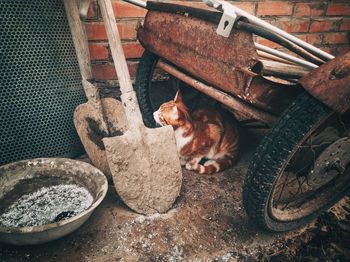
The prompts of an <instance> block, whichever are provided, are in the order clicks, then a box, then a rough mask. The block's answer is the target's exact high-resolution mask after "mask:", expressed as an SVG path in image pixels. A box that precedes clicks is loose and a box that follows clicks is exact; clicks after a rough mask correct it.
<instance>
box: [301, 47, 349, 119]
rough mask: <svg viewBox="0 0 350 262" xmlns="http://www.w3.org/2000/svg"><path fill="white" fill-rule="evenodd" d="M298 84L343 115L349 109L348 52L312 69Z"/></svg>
mask: <svg viewBox="0 0 350 262" xmlns="http://www.w3.org/2000/svg"><path fill="white" fill-rule="evenodd" d="M299 82H300V83H301V85H302V86H303V87H304V88H305V89H306V90H307V91H308V92H309V93H310V94H311V95H313V96H314V97H316V98H317V99H319V100H320V101H321V102H322V103H324V104H326V105H327V106H329V107H330V108H332V109H333V110H335V111H337V112H339V113H345V112H346V111H347V110H349V109H350V52H348V53H346V54H344V55H342V56H338V57H336V58H335V59H333V60H331V61H329V62H327V63H326V64H323V65H322V66H320V67H319V68H316V69H314V70H313V71H311V72H310V73H309V74H307V75H305V76H304V77H302V78H301V79H300V81H299Z"/></svg>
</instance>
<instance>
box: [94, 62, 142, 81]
mask: <svg viewBox="0 0 350 262" xmlns="http://www.w3.org/2000/svg"><path fill="white" fill-rule="evenodd" d="M137 65H138V62H128V69H129V73H130V77H131V78H135V75H136V69H137ZM92 74H93V76H94V78H95V80H116V79H118V77H117V73H116V71H115V68H114V65H113V63H109V64H94V65H92Z"/></svg>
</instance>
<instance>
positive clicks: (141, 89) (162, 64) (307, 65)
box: [128, 0, 350, 231]
mask: <svg viewBox="0 0 350 262" xmlns="http://www.w3.org/2000/svg"><path fill="white" fill-rule="evenodd" d="M128 2H133V3H134V4H137V5H139V6H143V7H146V8H147V9H148V12H147V15H146V18H145V22H144V24H143V26H142V27H140V28H139V30H138V39H139V41H140V42H141V44H142V45H143V46H144V47H145V49H146V51H145V53H144V55H143V57H142V59H141V61H140V65H139V67H138V72H137V78H136V90H137V92H138V98H139V99H140V100H141V101H146V103H142V113H143V117H144V121H145V123H146V124H147V125H148V126H151V127H152V126H154V121H153V119H152V115H151V113H153V111H154V110H155V109H157V108H156V106H154V105H155V104H156V102H155V101H152V100H153V97H152V92H151V91H152V89H153V88H154V85H155V83H154V82H152V81H151V80H152V79H154V78H155V77H154V76H156V74H157V73H158V72H159V71H158V70H159V69H162V70H163V71H165V72H166V73H168V74H170V75H172V76H173V77H174V78H175V81H177V82H176V83H177V85H176V86H177V88H180V89H188V88H192V89H196V90H199V91H200V92H202V93H204V94H206V95H208V96H210V97H212V98H214V99H215V100H216V101H218V102H220V103H221V104H223V105H225V106H226V107H227V108H229V109H230V110H232V111H233V112H234V113H235V114H240V115H244V118H243V119H244V120H245V119H255V120H258V121H260V122H262V123H265V124H267V125H268V126H270V127H271V130H270V131H269V133H268V134H267V135H266V137H265V138H264V139H263V141H262V142H261V145H260V146H259V148H258V149H257V151H256V153H255V156H254V158H253V160H252V162H251V164H250V167H249V170H248V175H247V177H246V179H245V185H244V190H243V191H244V192H243V202H244V206H245V209H246V211H247V213H248V215H249V217H250V218H252V219H253V220H254V221H255V222H256V223H257V224H259V225H260V226H262V227H263V228H265V229H268V230H272V231H287V230H292V229H294V228H297V227H300V226H302V225H304V224H305V223H307V222H309V221H311V220H313V219H314V218H315V217H317V216H318V215H320V214H321V213H322V212H324V211H325V210H327V209H328V208H329V207H331V206H332V205H333V204H334V203H336V202H337V201H338V200H339V199H340V198H341V197H343V196H344V194H345V193H346V192H348V190H349V188H350V131H349V130H350V111H349V109H350V85H349V82H350V62H349V61H350V53H348V54H345V55H343V56H339V57H337V58H334V57H333V56H332V55H330V54H327V53H325V52H323V51H322V50H319V49H318V48H316V47H314V46H312V45H310V44H308V43H305V42H303V41H301V40H299V39H297V38H295V37H294V36H292V35H289V34H287V33H286V32H283V31H282V30H280V29H278V28H275V27H273V26H271V25H269V24H267V23H266V22H264V21H262V20H260V19H258V18H256V17H254V16H252V15H250V14H248V13H246V12H243V11H242V10H239V9H238V8H236V7H234V6H232V5H230V4H228V3H226V2H224V1H218V0H210V1H209V3H210V5H211V6H213V7H215V9H217V10H218V11H219V12H218V11H213V10H204V9H196V8H191V7H186V6H179V5H174V4H169V3H159V2H147V4H145V3H143V2H142V1H137V2H136V3H135V1H134V0H128ZM237 18H239V19H237ZM227 30H229V32H227ZM252 33H254V34H256V35H259V36H263V37H265V38H268V39H269V40H273V41H275V42H277V43H279V44H281V45H283V46H284V47H286V48H288V49H289V50H291V51H293V52H295V53H296V54H298V55H299V58H298V57H294V56H292V57H290V56H289V55H287V54H285V53H282V54H281V53H280V52H279V51H277V50H270V49H268V48H266V47H263V46H260V45H257V44H254V42H253V38H252V35H251V34H252ZM258 51H264V52H265V51H267V52H269V54H268V55H270V57H272V59H273V60H274V62H275V61H282V64H283V67H282V65H278V66H277V67H275V68H274V67H273V66H272V65H273V64H271V63H270V64H269V63H265V61H263V59H261V57H264V58H266V57H268V56H267V55H266V54H262V53H261V52H258ZM276 55H277V56H278V59H282V60H278V59H277V58H276V57H274V56H276ZM300 57H301V58H300ZM266 65H267V66H266ZM295 66H297V67H295ZM299 66H301V67H303V68H304V69H306V70H299V69H300V68H299ZM155 68H158V69H157V70H156V69H155ZM266 69H268V70H266ZM281 69H283V70H281ZM285 69H286V70H285ZM288 71H289V72H288ZM267 75H268V76H269V77H270V76H273V77H275V78H276V77H277V78H278V79H277V81H276V79H272V78H267V77H266V76H267ZM167 79H170V80H172V78H171V77H167V78H166V80H167ZM280 80H283V81H284V80H287V81H288V82H290V83H294V84H286V82H283V81H280ZM276 82H278V84H276ZM282 83H283V84H282ZM158 86H162V85H158ZM170 86H171V85H170ZM157 90H159V89H157ZM305 91H307V92H305ZM164 93H166V92H164ZM157 95H158V96H159V94H157ZM147 101H150V102H147ZM283 111H284V113H283Z"/></svg>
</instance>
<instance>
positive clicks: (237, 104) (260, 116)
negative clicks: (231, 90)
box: [158, 60, 277, 126]
mask: <svg viewBox="0 0 350 262" xmlns="http://www.w3.org/2000/svg"><path fill="white" fill-rule="evenodd" d="M158 67H159V68H161V69H162V70H164V71H165V72H167V73H169V74H171V75H173V76H174V77H176V78H178V79H180V80H181V81H183V82H185V83H186V84H188V85H190V86H192V87H193V88H195V89H197V90H198V91H200V92H202V93H204V94H206V95H208V96H210V97H212V98H214V99H215V100H217V101H219V102H220V103H222V104H224V105H226V106H228V107H230V108H232V109H234V110H237V111H239V112H240V113H242V114H245V115H246V116H248V117H252V118H254V119H257V120H260V121H261V122H263V123H265V124H267V125H269V126H272V125H273V124H274V123H275V122H276V120H277V117H276V116H274V115H272V114H270V113H267V112H264V111H261V110H258V109H256V108H254V107H253V106H252V105H250V104H248V103H246V102H244V101H242V100H240V99H238V98H235V97H233V96H230V95H228V94H226V93H224V92H222V91H219V90H217V89H215V88H213V87H211V86H208V85H205V84H203V83H202V82H200V81H198V80H196V79H194V78H192V77H190V76H188V75H187V74H184V73H182V72H181V71H179V70H177V69H176V68H175V67H173V66H171V65H169V64H167V63H165V62H164V61H162V60H160V61H159V62H158Z"/></svg>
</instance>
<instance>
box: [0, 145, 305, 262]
mask: <svg viewBox="0 0 350 262" xmlns="http://www.w3.org/2000/svg"><path fill="white" fill-rule="evenodd" d="M250 144H251V145H249V146H246V147H244V150H245V152H244V154H243V156H242V158H241V160H240V161H239V163H238V164H237V165H236V166H235V167H233V168H231V169H229V170H227V171H224V172H221V173H218V174H215V175H209V176H208V175H198V174H195V173H192V172H189V171H186V170H184V172H183V175H184V183H183V187H182V190H181V195H180V197H179V198H178V200H177V201H176V203H175V205H174V207H173V209H172V210H170V211H169V212H168V213H166V214H156V215H151V216H143V215H139V214H136V213H134V212H132V211H131V210H130V209H128V208H127V207H126V206H125V205H124V204H123V203H122V202H121V200H120V199H119V197H118V196H117V195H116V193H115V190H114V187H113V186H110V187H109V192H108V194H107V197H106V198H105V200H104V201H103V203H102V204H101V205H100V206H99V207H98V208H97V210H96V211H95V212H94V213H93V215H92V216H91V218H90V219H89V220H88V221H87V222H86V223H85V224H84V225H83V226H82V227H81V228H80V229H78V230H77V231H76V232H74V233H72V234H71V235H69V236H66V237H64V238H62V239H59V240H56V241H53V242H50V243H47V244H42V245H38V246H23V247H14V246H8V245H2V244H0V261H6V262H10V261H66V262H68V261H235V260H237V259H238V260H241V259H242V260H250V259H253V260H256V259H262V258H267V259H268V258H269V257H270V256H272V255H274V254H278V253H280V252H287V253H288V252H291V253H292V249H293V248H294V247H296V246H298V243H299V242H300V241H302V240H301V239H304V240H305V238H307V232H308V230H309V229H310V228H312V225H309V226H307V227H306V228H302V229H300V230H298V231H295V232H289V233H287V234H272V233H267V232H263V231H261V230H260V229H258V228H256V226H255V225H254V224H253V222H252V221H250V220H249V219H248V218H247V216H246V214H245V212H244V209H243V207H242V197H241V193H242V183H243V180H244V176H245V173H246V170H247V165H248V163H249V159H250V158H251V156H252V152H254V149H255V148H256V145H257V144H256V143H254V142H253V143H250Z"/></svg>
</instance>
